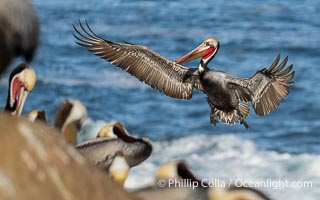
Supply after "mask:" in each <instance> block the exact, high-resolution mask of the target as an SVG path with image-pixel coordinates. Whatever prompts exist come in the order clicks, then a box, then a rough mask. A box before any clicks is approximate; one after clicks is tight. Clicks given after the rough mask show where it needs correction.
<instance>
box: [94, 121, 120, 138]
mask: <svg viewBox="0 0 320 200" xmlns="http://www.w3.org/2000/svg"><path fill="white" fill-rule="evenodd" d="M113 129H114V124H107V125H105V126H104V127H102V128H101V129H100V131H99V132H98V136H97V137H105V138H109V139H113V138H118V136H117V135H116V134H115V133H114V131H113Z"/></svg>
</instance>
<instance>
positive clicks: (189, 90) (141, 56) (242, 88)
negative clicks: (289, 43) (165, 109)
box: [73, 22, 294, 128]
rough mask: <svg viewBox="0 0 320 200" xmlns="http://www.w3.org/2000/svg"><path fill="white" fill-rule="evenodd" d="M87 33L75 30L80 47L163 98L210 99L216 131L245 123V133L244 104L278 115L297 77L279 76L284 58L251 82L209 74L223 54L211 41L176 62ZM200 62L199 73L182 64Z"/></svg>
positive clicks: (283, 73)
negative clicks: (195, 93)
mask: <svg viewBox="0 0 320 200" xmlns="http://www.w3.org/2000/svg"><path fill="white" fill-rule="evenodd" d="M86 25H87V28H85V27H84V26H83V25H82V24H81V22H80V27H81V29H82V32H81V31H79V30H78V29H77V28H76V27H75V26H73V27H74V30H75V31H76V33H78V35H75V34H74V36H75V37H76V39H78V40H79V42H77V43H78V44H79V45H82V46H85V47H87V48H88V49H89V51H91V52H93V53H94V54H96V55H98V56H100V57H101V58H102V59H105V60H106V61H109V62H111V63H112V64H113V65H115V66H117V67H119V68H121V69H123V70H125V71H126V72H128V73H129V74H131V75H133V76H134V77H136V78H138V79H139V80H140V81H141V82H144V83H146V84H148V85H149V86H151V87H152V88H154V89H156V90H158V91H159V92H163V93H164V94H165V95H167V96H170V97H173V98H178V99H190V98H191V97H192V94H193V88H196V89H198V90H199V91H201V92H203V93H205V94H206V95H207V100H208V104H209V106H210V107H211V114H210V120H211V123H213V124H214V125H216V124H217V123H218V122H219V121H221V122H222V123H225V124H236V123H241V124H243V125H244V126H245V127H246V128H248V127H249V126H248V124H247V123H246V121H245V119H246V117H247V116H248V115H249V106H248V104H245V103H242V102H240V101H243V102H251V103H252V106H253V109H254V111H255V113H256V114H257V115H259V116H264V115H267V114H269V113H270V112H271V111H273V110H274V109H276V108H277V107H278V106H279V105H280V102H281V101H282V100H283V99H284V98H285V97H286V96H287V95H288V88H289V87H290V86H292V85H293V82H288V81H290V80H291V79H292V78H293V76H294V71H293V72H292V73H290V74H289V72H290V71H291V70H292V67H293V65H290V66H289V67H288V68H286V69H285V70H283V71H281V70H282V69H283V68H284V67H285V65H286V63H287V61H288V58H285V59H284V61H283V62H282V63H281V64H280V65H279V66H278V67H276V66H277V64H278V62H279V60H280V55H279V56H278V57H277V58H276V59H275V61H274V62H273V64H272V65H271V67H270V68H269V69H266V68H264V69H262V70H259V71H257V72H256V74H255V75H254V76H252V77H251V78H248V79H242V78H238V77H235V76H232V75H229V74H227V73H225V72H223V71H218V70H210V69H209V68H208V67H207V65H208V63H209V62H210V61H211V60H212V59H213V58H214V56H215V55H216V53H217V52H218V49H219V42H218V41H217V40H216V39H214V38H209V39H207V40H205V41H204V42H203V43H201V44H200V45H199V46H198V47H197V48H196V49H194V50H193V51H191V52H190V53H188V54H186V55H185V56H183V57H182V58H180V59H178V60H177V61H175V62H172V61H170V60H168V59H166V58H164V57H162V56H160V55H158V54H157V53H155V52H153V51H151V50H150V49H148V48H147V47H145V46H138V45H133V44H129V43H116V42H111V41H108V40H105V39H102V38H100V37H98V36H97V35H96V34H95V33H94V32H93V31H92V30H91V28H90V27H89V25H88V23H87V22H86ZM196 58H201V61H200V64H199V68H198V69H189V68H185V67H183V66H181V65H179V64H181V63H185V62H188V61H191V60H194V59H196Z"/></svg>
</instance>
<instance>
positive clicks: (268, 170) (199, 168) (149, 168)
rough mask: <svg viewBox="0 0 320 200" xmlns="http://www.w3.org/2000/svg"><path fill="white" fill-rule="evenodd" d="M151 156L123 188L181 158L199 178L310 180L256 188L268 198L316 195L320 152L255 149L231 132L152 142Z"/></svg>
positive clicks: (138, 183)
mask: <svg viewBox="0 0 320 200" xmlns="http://www.w3.org/2000/svg"><path fill="white" fill-rule="evenodd" d="M152 144H153V147H154V151H153V153H152V156H151V158H149V159H148V160H147V161H145V162H144V163H142V164H141V165H139V166H137V167H135V168H133V169H131V171H130V175H129V177H128V179H127V181H126V184H125V187H126V188H130V189H131V188H137V187H141V186H144V185H147V184H150V183H152V182H153V177H154V174H155V171H156V170H157V169H158V168H159V166H160V165H161V164H163V163H165V162H167V161H172V160H185V161H186V162H187V164H188V166H190V168H191V169H192V171H193V172H194V173H195V174H196V175H198V176H199V177H200V178H203V179H209V180H213V179H221V180H231V179H232V180H233V181H235V180H236V179H240V180H243V181H259V180H267V179H271V180H278V179H281V180H288V181H310V182H311V183H312V188H279V189H273V188H263V187H262V188H260V189H261V190H262V191H264V192H266V193H267V194H268V195H269V196H271V197H272V199H284V198H286V199H291V200H294V199H297V200H298V199H317V197H318V196H319V195H320V192H319V190H318V189H317V188H318V187H319V186H320V184H319V180H320V168H319V166H320V156H319V155H312V154H300V155H292V154H289V153H278V152H275V151H263V150H258V149H257V147H256V146H255V144H254V143H253V142H252V141H250V140H246V139H240V138H238V137H237V136H235V135H232V134H230V135H223V136H214V135H212V136H207V135H199V134H198V135H192V136H188V137H185V138H181V139H177V140H173V141H170V142H169V141H164V142H153V143H152Z"/></svg>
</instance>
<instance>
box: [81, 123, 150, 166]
mask: <svg viewBox="0 0 320 200" xmlns="http://www.w3.org/2000/svg"><path fill="white" fill-rule="evenodd" d="M119 124H120V123H119ZM114 127H118V128H119V127H120V126H119V125H115V126H114ZM115 129H117V128H115ZM114 133H115V134H116V135H117V137H116V138H108V137H101V138H95V139H92V140H89V141H87V142H83V143H81V144H78V145H77V146H76V148H77V150H78V151H79V152H80V153H81V154H82V155H83V156H84V157H86V158H87V159H89V160H90V161H91V162H92V163H93V164H95V165H98V166H100V167H102V168H103V169H105V170H106V171H107V170H108V169H109V167H110V165H111V163H112V159H113V157H114V155H115V154H116V152H118V151H122V152H123V154H124V158H125V159H126V161H127V163H128V165H129V166H130V167H133V166H135V165H138V164H139V163H141V162H143V161H144V160H146V159H147V158H148V157H149V156H150V154H151V152H152V146H151V143H150V142H149V140H147V139H145V138H143V139H140V138H134V137H131V136H129V135H127V134H126V132H124V131H119V130H116V131H115V132H114Z"/></svg>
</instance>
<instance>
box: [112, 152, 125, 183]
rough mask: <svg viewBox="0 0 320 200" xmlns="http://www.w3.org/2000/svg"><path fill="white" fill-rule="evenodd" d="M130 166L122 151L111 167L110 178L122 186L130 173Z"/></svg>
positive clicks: (116, 156) (117, 154) (118, 153)
mask: <svg viewBox="0 0 320 200" xmlns="http://www.w3.org/2000/svg"><path fill="white" fill-rule="evenodd" d="M129 169H130V167H129V165H128V163H127V161H126V159H125V158H124V154H123V152H122V151H118V152H117V153H116V155H115V157H114V159H113V161H112V163H111V165H110V168H109V176H110V177H111V178H112V179H113V180H115V181H116V182H117V183H119V184H120V185H123V184H124V182H125V181H126V179H127V177H128V173H129Z"/></svg>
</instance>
